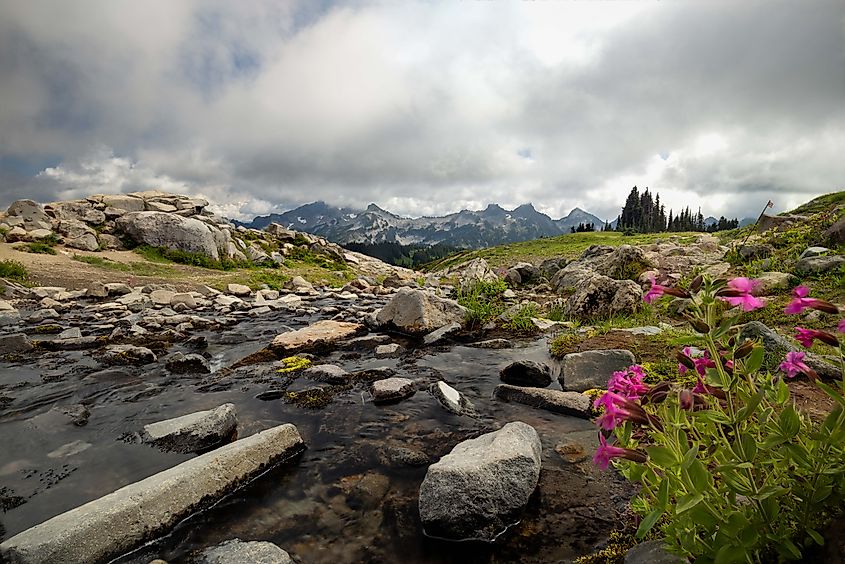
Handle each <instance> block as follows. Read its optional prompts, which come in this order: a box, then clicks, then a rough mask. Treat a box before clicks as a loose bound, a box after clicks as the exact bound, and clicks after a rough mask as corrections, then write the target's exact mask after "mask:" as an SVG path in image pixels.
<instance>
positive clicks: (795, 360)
mask: <svg viewBox="0 0 845 564" xmlns="http://www.w3.org/2000/svg"><path fill="white" fill-rule="evenodd" d="M780 369H781V370H782V371H783V372H785V373H786V376H787V378H795V376H796V375H797V374H798V373H799V372H803V373H805V374H808V375H809V374H810V373H814V372H813V369H812V368H810V367H809V366H807V365H806V364H804V353H803V352H798V351H790V352H788V353H786V358H785V359H784V361H783V362H781V363H780Z"/></svg>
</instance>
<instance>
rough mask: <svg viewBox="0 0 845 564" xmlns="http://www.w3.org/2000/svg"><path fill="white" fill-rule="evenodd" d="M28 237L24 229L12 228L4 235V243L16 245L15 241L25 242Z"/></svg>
mask: <svg viewBox="0 0 845 564" xmlns="http://www.w3.org/2000/svg"><path fill="white" fill-rule="evenodd" d="M28 238H29V237H28V235H27V233H26V229H24V228H23V227H17V226H15V227H12V229H10V230H9V232H8V233H6V242H8V243H16V242H17V241H26V240H27V239H28Z"/></svg>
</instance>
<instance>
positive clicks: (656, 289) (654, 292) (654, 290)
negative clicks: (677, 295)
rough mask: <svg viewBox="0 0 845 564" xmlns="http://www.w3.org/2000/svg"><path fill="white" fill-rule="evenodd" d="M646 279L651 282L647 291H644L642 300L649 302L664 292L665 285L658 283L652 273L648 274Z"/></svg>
mask: <svg viewBox="0 0 845 564" xmlns="http://www.w3.org/2000/svg"><path fill="white" fill-rule="evenodd" d="M648 280H649V282H651V288H649V289H648V292H646V294H645V295H644V296H643V301H644V302H645V303H647V304H650V303H652V302H653V301H655V300H656V299H657V298H659V297H660V296H662V295H663V294H664V292H666V286H661V285H660V284H658V283H657V281H656V280H655V279H654V276H653V275H652V276H649V277H648Z"/></svg>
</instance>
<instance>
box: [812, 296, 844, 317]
mask: <svg viewBox="0 0 845 564" xmlns="http://www.w3.org/2000/svg"><path fill="white" fill-rule="evenodd" d="M810 307H811V308H813V309H817V310H819V311H821V312H824V313H831V314H833V315H836V314H837V313H839V308H838V307H836V306H835V305H833V304H832V303H830V302H826V301H824V300H813V303H812V304H810Z"/></svg>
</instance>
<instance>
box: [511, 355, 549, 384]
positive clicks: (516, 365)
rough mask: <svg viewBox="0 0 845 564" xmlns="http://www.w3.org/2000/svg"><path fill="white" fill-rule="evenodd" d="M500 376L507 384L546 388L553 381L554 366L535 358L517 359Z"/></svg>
mask: <svg viewBox="0 0 845 564" xmlns="http://www.w3.org/2000/svg"><path fill="white" fill-rule="evenodd" d="M499 378H500V379H501V380H502V382H505V383H507V384H514V385H516V386H534V387H538V388H545V387H546V386H548V385H549V384H551V383H552V368H551V367H550V366H549V365H548V364H544V363H542V362H536V361H534V360H517V361H516V362H512V363H511V364H509V365H507V366H506V367H504V368H503V369H502V370H501V372H500V373H499Z"/></svg>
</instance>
